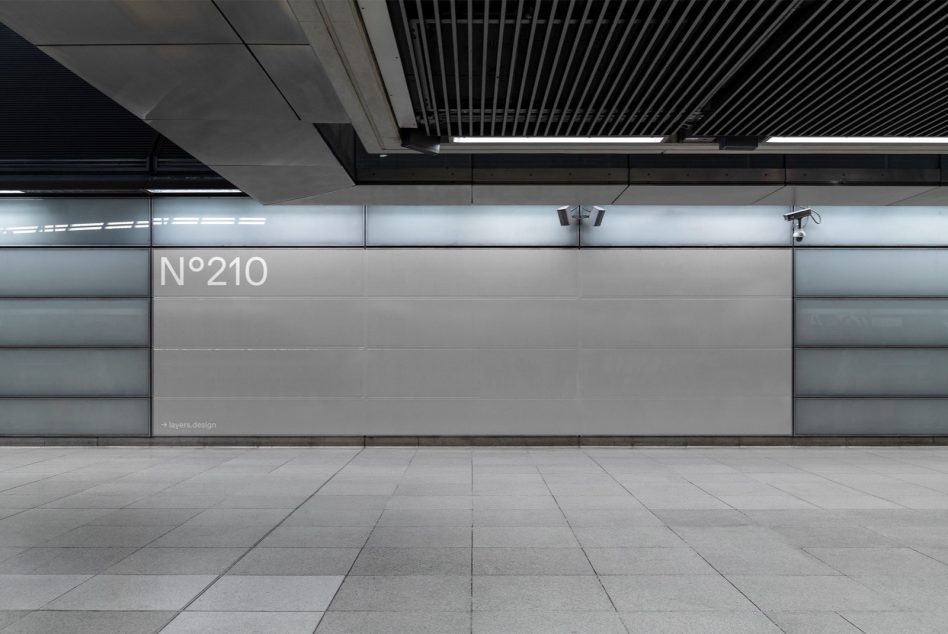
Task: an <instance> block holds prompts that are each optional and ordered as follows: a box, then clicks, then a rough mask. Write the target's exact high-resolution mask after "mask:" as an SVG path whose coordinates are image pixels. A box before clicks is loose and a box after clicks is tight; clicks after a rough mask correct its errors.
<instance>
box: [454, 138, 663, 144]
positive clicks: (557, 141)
mask: <svg viewBox="0 0 948 634" xmlns="http://www.w3.org/2000/svg"><path fill="white" fill-rule="evenodd" d="M664 140H665V137H663V136H612V137H609V136H561V137H555V136H453V137H451V143H458V144H469V143H483V144H494V143H498V144H499V143H503V144H520V145H535V144H541V143H542V144H547V145H559V144H561V143H591V144H597V145H622V144H626V143H661V142H662V141H664Z"/></svg>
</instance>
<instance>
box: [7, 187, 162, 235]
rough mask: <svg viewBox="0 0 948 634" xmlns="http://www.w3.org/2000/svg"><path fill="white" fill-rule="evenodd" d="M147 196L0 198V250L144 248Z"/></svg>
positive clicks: (146, 228) (147, 219) (147, 222)
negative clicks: (32, 248)
mask: <svg viewBox="0 0 948 634" xmlns="http://www.w3.org/2000/svg"><path fill="white" fill-rule="evenodd" d="M148 225H149V218H148V199H147V198H2V199H0V246H71V245H88V246H93V245H95V246H110V245H116V246H118V245H139V246H148V241H149V230H148Z"/></svg>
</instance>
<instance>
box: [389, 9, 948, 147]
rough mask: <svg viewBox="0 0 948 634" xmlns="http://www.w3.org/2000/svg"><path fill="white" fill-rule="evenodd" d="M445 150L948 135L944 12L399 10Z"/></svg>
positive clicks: (396, 21)
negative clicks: (557, 141) (528, 142)
mask: <svg viewBox="0 0 948 634" xmlns="http://www.w3.org/2000/svg"><path fill="white" fill-rule="evenodd" d="M388 7H389V12H390V14H391V18H392V23H393V25H394V27H395V32H396V38H397V40H398V44H399V49H400V55H401V59H402V61H403V65H404V68H405V73H406V77H407V80H408V85H409V90H410V92H411V96H412V105H413V108H414V111H415V116H416V119H417V122H418V125H419V127H421V128H422V129H424V130H425V132H426V133H428V134H430V135H434V136H541V137H543V136H634V135H648V136H658V135H661V136H668V135H676V134H678V135H686V136H687V135H693V136H718V135H758V136H767V135H777V134H779V135H820V136H823V135H862V136H881V135H931V136H934V135H944V134H945V133H946V132H948V112H946V106H948V81H946V80H948V46H946V45H945V42H946V41H948V2H945V0H596V1H591V0H389V2H388Z"/></svg>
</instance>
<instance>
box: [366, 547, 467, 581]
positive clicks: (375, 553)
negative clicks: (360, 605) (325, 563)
mask: <svg viewBox="0 0 948 634" xmlns="http://www.w3.org/2000/svg"><path fill="white" fill-rule="evenodd" d="M350 574H352V575H363V576H364V575H368V576H376V575H377V576H385V575H416V576H417V575H465V576H470V574H471V549H470V548H370V547H367V548H365V549H363V550H362V552H361V553H360V554H359V558H358V559H357V560H356V562H355V565H354V566H353V567H352V572H351V573H350Z"/></svg>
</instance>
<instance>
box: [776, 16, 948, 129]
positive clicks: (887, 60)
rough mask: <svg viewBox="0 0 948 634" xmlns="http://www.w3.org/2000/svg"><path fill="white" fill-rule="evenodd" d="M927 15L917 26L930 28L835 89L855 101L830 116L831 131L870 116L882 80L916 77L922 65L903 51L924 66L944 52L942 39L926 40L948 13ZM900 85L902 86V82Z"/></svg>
mask: <svg viewBox="0 0 948 634" xmlns="http://www.w3.org/2000/svg"><path fill="white" fill-rule="evenodd" d="M936 7H938V8H942V5H936ZM924 14H925V15H926V18H927V19H926V21H925V22H922V21H920V20H915V21H913V25H922V24H927V26H925V27H924V28H923V29H922V30H921V31H920V32H918V33H914V35H913V33H912V32H911V31H909V32H908V33H905V34H902V35H901V38H900V39H898V40H896V42H895V43H894V48H893V45H890V46H889V47H887V48H884V49H883V50H882V51H880V53H879V54H878V55H877V56H875V57H874V58H872V59H873V60H874V59H877V58H881V59H882V60H883V61H882V62H881V63H880V64H874V63H872V62H871V61H867V62H865V63H863V64H862V65H861V66H860V72H857V73H852V74H851V75H850V76H849V77H848V78H847V80H846V81H845V83H842V84H840V83H839V82H837V83H836V84H835V85H834V86H833V88H834V90H835V91H837V92H842V91H849V90H851V91H852V93H851V96H850V99H849V100H850V101H851V102H853V105H852V107H851V108H848V109H847V110H846V111H845V112H838V113H830V114H831V120H830V121H829V122H828V124H829V129H831V130H836V129H841V128H842V127H844V126H845V125H846V123H847V122H849V123H852V122H856V121H861V120H862V119H864V118H865V117H866V116H867V110H868V108H869V107H870V106H871V105H873V104H875V102H876V101H877V99H876V97H877V96H878V95H882V92H881V91H879V90H878V89H877V87H878V79H877V78H878V77H880V76H881V77H886V76H891V77H894V78H895V81H896V82H902V83H904V82H905V81H906V80H907V79H908V77H912V76H914V74H915V71H917V70H918V64H917V63H909V62H908V61H906V60H905V59H903V57H902V55H901V53H902V51H906V52H907V53H908V55H909V59H916V60H921V62H920V63H921V64H922V65H924V63H925V60H927V59H928V55H929V52H930V51H936V52H937V51H939V50H943V44H942V43H941V40H940V39H934V40H929V41H928V42H927V45H926V41H925V40H924V39H923V38H924V36H925V35H926V34H927V33H928V32H930V31H933V30H935V31H936V32H937V29H938V28H939V27H940V26H941V25H942V24H943V23H944V22H945V21H946V19H948V13H946V12H945V11H944V10H943V9H942V15H941V17H940V18H939V19H937V20H931V19H930V17H929V16H928V12H927V11H924ZM913 28H914V27H913ZM919 40H921V41H919ZM899 85H901V83H900V84H899ZM866 93H868V94H866ZM860 95H866V96H865V98H859V97H858V96H860ZM801 116H802V115H801ZM798 121H799V117H798V118H797V120H796V121H795V122H794V123H796V124H797V125H799V123H798Z"/></svg>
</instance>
